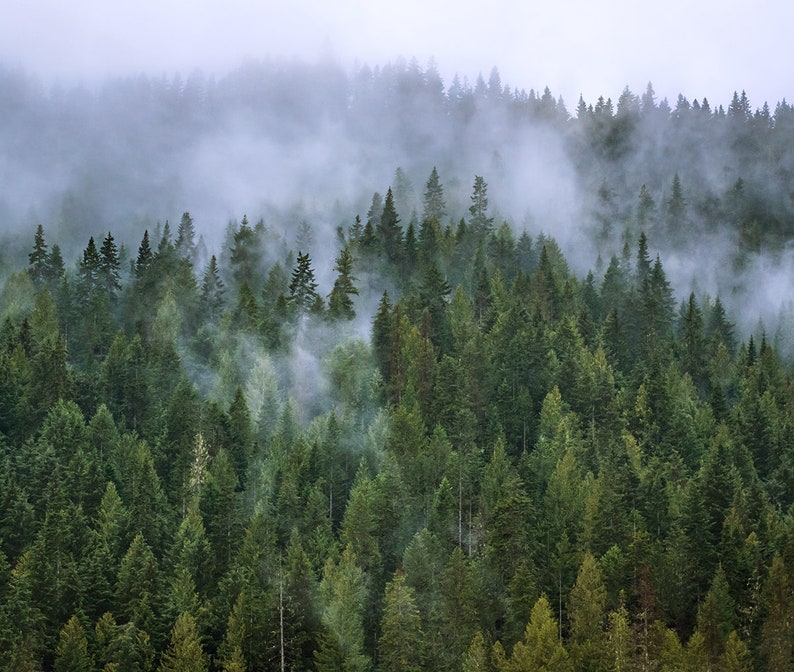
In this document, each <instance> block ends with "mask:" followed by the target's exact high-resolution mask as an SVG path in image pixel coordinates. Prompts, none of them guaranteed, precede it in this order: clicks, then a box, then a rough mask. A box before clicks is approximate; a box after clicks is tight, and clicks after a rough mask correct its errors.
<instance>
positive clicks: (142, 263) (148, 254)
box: [135, 229, 154, 280]
mask: <svg viewBox="0 0 794 672" xmlns="http://www.w3.org/2000/svg"><path fill="white" fill-rule="evenodd" d="M153 257H154V255H153V253H152V248H151V246H150V244H149V229H146V230H145V231H144V232H143V238H142V239H141V244H140V245H139V246H138V257H137V259H136V260H135V277H136V278H137V279H138V280H140V279H142V278H143V276H144V273H146V270H147V269H148V268H149V266H150V265H151V263H152V259H153Z"/></svg>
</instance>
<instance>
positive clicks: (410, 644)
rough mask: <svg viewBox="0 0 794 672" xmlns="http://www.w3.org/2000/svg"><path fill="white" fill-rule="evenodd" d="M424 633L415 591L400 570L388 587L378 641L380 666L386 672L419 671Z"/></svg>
mask: <svg viewBox="0 0 794 672" xmlns="http://www.w3.org/2000/svg"><path fill="white" fill-rule="evenodd" d="M423 639H424V634H423V632H422V623H421V619H420V617H419V609H418V608H417V606H416V602H415V599H414V591H413V589H412V588H411V587H410V586H407V585H406V584H405V575H404V574H403V573H402V572H400V571H398V572H397V573H396V574H395V576H394V578H393V579H392V581H390V582H389V583H388V584H387V585H386V595H385V597H384V603H383V618H382V619H381V635H380V639H379V640H378V666H379V669H382V670H385V671H386V672H402V671H406V672H419V671H420V670H422V669H424V668H423V665H422V658H421V654H422V644H423Z"/></svg>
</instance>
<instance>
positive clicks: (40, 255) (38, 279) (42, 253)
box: [28, 224, 49, 288]
mask: <svg viewBox="0 0 794 672" xmlns="http://www.w3.org/2000/svg"><path fill="white" fill-rule="evenodd" d="M28 259H29V264H28V269H29V272H30V279H31V280H33V284H34V285H35V286H36V287H37V288H40V287H41V286H42V285H43V284H44V282H45V280H47V278H48V276H49V255H48V254H47V243H45V242H44V228H43V227H42V225H41V224H39V225H38V226H37V227H36V235H35V236H34V238H33V251H32V252H31V253H30V254H28Z"/></svg>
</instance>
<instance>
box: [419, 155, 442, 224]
mask: <svg viewBox="0 0 794 672" xmlns="http://www.w3.org/2000/svg"><path fill="white" fill-rule="evenodd" d="M446 211H447V204H446V202H445V201H444V187H443V185H442V184H441V181H440V180H439V178H438V171H437V170H436V167H435V166H433V170H432V171H430V177H428V178H427V183H426V185H425V194H424V209H423V211H422V221H423V222H430V221H435V222H436V224H437V225H438V224H440V223H441V220H442V219H443V218H444V215H445V214H446Z"/></svg>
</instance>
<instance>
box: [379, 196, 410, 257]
mask: <svg viewBox="0 0 794 672" xmlns="http://www.w3.org/2000/svg"><path fill="white" fill-rule="evenodd" d="M375 230H376V232H377V235H378V241H379V243H380V247H381V250H382V251H383V253H384V255H385V256H386V259H388V260H389V262H391V263H392V264H399V262H400V261H401V260H402V258H403V252H404V250H403V232H402V228H401V227H400V217H399V215H398V214H397V209H396V208H395V206H394V195H393V194H392V190H391V187H389V190H388V191H387V192H386V199H385V200H384V201H383V212H382V213H381V216H380V221H379V222H378V225H377V226H376V229H375Z"/></svg>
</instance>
